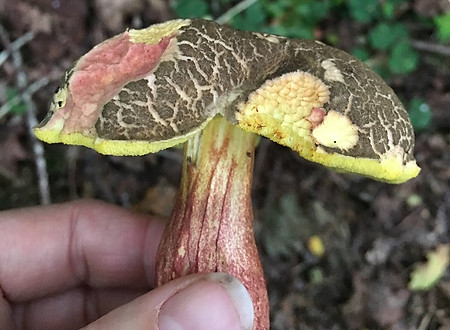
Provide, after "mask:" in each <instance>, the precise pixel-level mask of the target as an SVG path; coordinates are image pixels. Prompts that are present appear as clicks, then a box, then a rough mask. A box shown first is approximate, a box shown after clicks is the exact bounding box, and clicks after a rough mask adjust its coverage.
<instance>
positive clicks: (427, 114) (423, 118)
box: [408, 97, 431, 131]
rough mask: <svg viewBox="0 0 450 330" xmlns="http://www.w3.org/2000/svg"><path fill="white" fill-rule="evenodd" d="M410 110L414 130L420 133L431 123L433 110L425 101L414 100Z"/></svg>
mask: <svg viewBox="0 0 450 330" xmlns="http://www.w3.org/2000/svg"><path fill="white" fill-rule="evenodd" d="M408 110H409V111H408V112H409V117H410V118H411V123H412V125H413V127H414V130H416V131H420V130H423V129H425V128H427V127H428V125H429V124H430V121H431V109H430V106H429V105H428V104H427V103H426V102H425V100H423V99H421V98H417V97H415V98H413V99H412V100H411V102H410V103H409V107H408Z"/></svg>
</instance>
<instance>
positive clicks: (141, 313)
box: [0, 201, 253, 330]
mask: <svg viewBox="0 0 450 330" xmlns="http://www.w3.org/2000/svg"><path fill="white" fill-rule="evenodd" d="M163 226H164V224H163V223H162V222H159V221H157V220H155V219H150V218H149V217H148V216H144V215H138V214H134V213H130V212H128V211H126V210H123V209H121V208H119V207H116V206H112V205H108V204H105V203H102V202H98V201H77V202H72V203H66V204H61V205H52V206H47V207H33V208H26V209H19V210H11V211H4V212H0V329H5V330H7V329H78V328H80V327H83V326H86V329H108V330H110V329H127V330H128V329H132V330H134V329H136V330H138V329H160V330H165V329H168V330H172V329H173V330H178V329H196V330H197V329H198V330H201V329H210V330H213V329H252V323H253V307H252V303H251V300H250V296H249V295H248V293H247V291H246V290H245V288H244V286H243V285H242V284H241V283H240V282H239V281H237V280H236V279H235V278H233V277H231V276H230V275H227V274H223V273H215V274H194V275H189V276H186V277H183V278H179V279H176V280H174V281H172V282H169V283H167V284H165V285H163V286H161V287H159V288H157V289H154V290H152V291H149V289H150V288H152V287H153V286H154V281H155V274H154V269H155V255H156V251H157V247H158V244H159V240H160V238H161V235H162V232H163ZM91 322H92V323H91Z"/></svg>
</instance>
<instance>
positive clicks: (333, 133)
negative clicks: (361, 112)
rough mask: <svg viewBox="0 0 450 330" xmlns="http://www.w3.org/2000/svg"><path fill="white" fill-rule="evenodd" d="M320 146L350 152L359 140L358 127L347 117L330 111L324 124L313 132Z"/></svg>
mask: <svg viewBox="0 0 450 330" xmlns="http://www.w3.org/2000/svg"><path fill="white" fill-rule="evenodd" d="M312 136H313V137H314V139H315V140H316V142H317V143H318V144H321V145H323V146H325V147H330V148H339V149H341V150H349V149H351V148H353V147H354V146H355V145H356V144H357V143H358V140H359V136H358V127H357V126H356V125H355V124H353V123H352V121H351V120H350V118H348V117H347V116H346V115H344V114H342V113H339V112H337V111H334V110H330V111H328V113H327V114H326V116H325V117H324V119H323V122H322V123H321V124H320V125H319V126H317V127H316V128H315V129H313V131H312Z"/></svg>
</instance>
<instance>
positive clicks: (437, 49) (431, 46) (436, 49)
mask: <svg viewBox="0 0 450 330" xmlns="http://www.w3.org/2000/svg"><path fill="white" fill-rule="evenodd" d="M412 45H413V47H414V48H416V49H418V50H423V51H426V52H430V53H437V54H440V55H444V56H450V46H446V45H441V44H437V43H433V42H429V41H422V40H413V42H412Z"/></svg>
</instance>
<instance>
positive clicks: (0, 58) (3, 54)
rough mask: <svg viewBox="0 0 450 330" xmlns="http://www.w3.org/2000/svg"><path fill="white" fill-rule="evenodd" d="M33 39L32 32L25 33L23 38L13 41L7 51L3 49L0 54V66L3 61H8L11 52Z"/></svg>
mask: <svg viewBox="0 0 450 330" xmlns="http://www.w3.org/2000/svg"><path fill="white" fill-rule="evenodd" d="M33 38H34V33H33V32H27V33H25V34H24V35H23V36H21V37H20V38H19V39H17V40H15V41H13V42H12V43H11V46H10V48H9V49H5V50H4V51H2V52H1V53H0V66H2V65H3V63H5V61H6V60H7V59H8V57H9V56H10V55H11V52H15V51H18V50H19V49H20V48H22V46H24V45H25V44H26V43H28V42H29V41H31V40H32V39H33Z"/></svg>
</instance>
